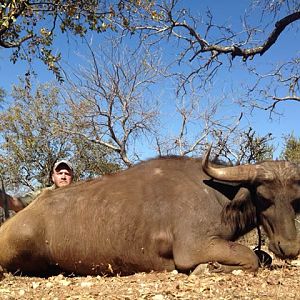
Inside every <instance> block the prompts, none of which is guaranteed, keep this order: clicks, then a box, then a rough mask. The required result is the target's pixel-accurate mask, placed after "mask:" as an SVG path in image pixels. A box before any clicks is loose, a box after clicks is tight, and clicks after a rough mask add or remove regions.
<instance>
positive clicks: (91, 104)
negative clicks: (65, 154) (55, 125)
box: [63, 40, 163, 167]
mask: <svg viewBox="0 0 300 300" xmlns="http://www.w3.org/2000/svg"><path fill="white" fill-rule="evenodd" d="M117 42H118V41H115V40H112V41H110V42H107V43H104V44H102V45H101V46H100V47H99V48H97V49H96V50H93V49H92V48H91V47H89V49H90V55H89V56H88V58H87V60H86V61H85V62H84V66H81V67H80V68H79V67H78V66H77V67H76V69H74V68H73V69H71V72H70V73H71V74H72V73H73V74H74V75H75V76H72V75H71V77H70V78H68V77H67V85H66V87H65V95H64V97H65V103H66V105H67V107H68V116H67V118H71V119H72V122H71V123H69V124H70V126H64V129H63V130H64V131H65V133H66V134H68V135H69V136H73V137H77V138H81V139H83V140H86V141H89V142H92V143H95V144H98V145H101V146H102V147H105V148H107V149H108V150H109V151H113V152H114V153H116V155H117V157H118V158H119V159H120V161H121V162H122V163H123V164H124V165H125V166H127V167H129V166H131V165H132V164H133V162H134V161H136V159H137V157H136V154H137V152H135V151H134V150H133V151H129V147H131V148H134V144H135V142H136V141H137V140H138V139H142V138H143V137H146V136H147V134H151V131H153V129H154V128H155V124H156V116H157V114H158V110H157V103H156V100H155V97H153V94H152V92H151V85H152V84H153V83H155V82H157V80H158V79H159V78H161V75H160V72H163V70H162V69H158V65H159V64H158V63H157V60H159V57H156V56H155V55H150V53H148V52H147V51H146V50H144V49H143V50H140V51H137V52H135V53H131V51H130V49H128V48H126V47H125V46H122V47H121V46H120V45H119V44H118V43H117ZM116 43H117V44H116ZM99 53H101V55H99ZM85 56H86V55H85Z"/></svg>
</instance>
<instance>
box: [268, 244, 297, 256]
mask: <svg viewBox="0 0 300 300" xmlns="http://www.w3.org/2000/svg"><path fill="white" fill-rule="evenodd" d="M269 249H270V250H271V251H272V252H273V253H274V254H275V255H277V256H279V257H281V258H295V257H297V256H298V255H299V253H300V243H299V241H297V240H295V241H293V242H291V241H288V242H283V241H277V242H274V243H270V245H269Z"/></svg>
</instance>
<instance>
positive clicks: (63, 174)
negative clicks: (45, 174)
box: [52, 164, 73, 187]
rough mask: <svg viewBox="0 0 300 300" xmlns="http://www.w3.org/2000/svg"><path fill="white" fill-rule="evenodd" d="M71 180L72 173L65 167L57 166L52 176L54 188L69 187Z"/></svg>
mask: <svg viewBox="0 0 300 300" xmlns="http://www.w3.org/2000/svg"><path fill="white" fill-rule="evenodd" d="M72 180H73V172H72V170H70V169H69V168H68V167H67V166H66V165H64V164H62V165H59V166H58V167H57V168H56V169H55V170H54V171H53V174H52V181H53V183H54V184H55V186H56V187H62V186H66V185H69V184H70V183H72Z"/></svg>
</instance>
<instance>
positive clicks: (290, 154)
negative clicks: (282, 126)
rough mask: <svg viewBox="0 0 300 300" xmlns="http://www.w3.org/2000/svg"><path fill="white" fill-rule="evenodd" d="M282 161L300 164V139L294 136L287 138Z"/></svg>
mask: <svg viewBox="0 0 300 300" xmlns="http://www.w3.org/2000/svg"><path fill="white" fill-rule="evenodd" d="M281 157H282V159H285V160H289V161H292V162H296V163H300V138H297V137H295V136H294V134H290V135H287V136H286V137H285V146H284V150H283V151H282V154H281Z"/></svg>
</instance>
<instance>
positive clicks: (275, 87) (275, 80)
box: [122, 0, 300, 112]
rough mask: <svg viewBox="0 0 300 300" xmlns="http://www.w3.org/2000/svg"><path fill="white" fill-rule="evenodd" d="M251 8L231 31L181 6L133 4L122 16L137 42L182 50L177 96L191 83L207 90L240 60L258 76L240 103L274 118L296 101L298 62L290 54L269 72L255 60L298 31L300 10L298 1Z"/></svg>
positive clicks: (254, 3)
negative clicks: (279, 108)
mask: <svg viewBox="0 0 300 300" xmlns="http://www.w3.org/2000/svg"><path fill="white" fill-rule="evenodd" d="M124 2H126V1H124ZM249 2H251V4H252V5H251V6H250V7H249V9H248V10H247V11H246V14H245V15H244V16H242V17H241V24H240V27H238V26H237V21H236V20H234V21H235V25H234V26H231V24H229V23H224V24H217V23H215V21H214V15H213V13H212V12H211V10H207V13H206V15H204V14H203V13H202V14H201V16H199V17H197V16H196V14H195V12H194V11H191V10H189V8H188V5H187V4H186V3H184V2H181V1H179V0H169V1H156V2H155V1H132V2H131V4H130V9H127V10H126V11H124V12H122V13H123V18H124V19H126V20H127V22H126V24H127V27H126V29H127V30H129V31H130V32H131V33H132V34H140V36H141V41H143V42H145V43H148V45H154V44H157V43H161V42H162V41H166V40H167V41H168V43H172V41H173V42H175V43H176V47H177V48H179V49H181V50H180V53H178V55H177V60H178V63H180V65H181V66H183V65H186V66H187V69H186V71H185V73H184V72H180V73H179V74H178V93H183V94H185V93H187V89H188V85H189V84H190V82H195V84H194V86H196V85H198V87H199V89H203V88H205V87H206V86H207V85H209V84H212V83H213V81H214V79H215V78H216V76H217V74H218V73H220V72H221V70H223V69H224V67H225V68H228V69H232V66H233V65H234V64H239V63H238V62H237V61H238V58H240V59H241V61H242V64H241V65H242V66H243V67H244V68H245V70H248V71H249V72H250V73H251V74H253V75H254V76H256V78H254V80H256V82H255V83H251V82H250V83H249V84H248V85H245V90H246V91H247V93H245V99H242V98H240V99H239V102H240V103H241V104H242V105H243V106H245V105H247V106H250V108H253V107H255V108H261V109H265V110H270V111H271V112H273V111H274V109H275V107H276V106H278V104H279V103H282V102H287V101H300V96H299V56H298V54H297V52H295V53H291V54H290V57H288V58H287V60H286V61H285V62H280V61H278V62H276V61H275V58H274V57H272V59H274V61H273V66H272V67H271V68H270V70H269V71H268V70H265V69H264V70H262V69H261V68H260V66H259V65H255V60H257V59H258V57H261V56H264V55H266V53H268V52H269V51H270V49H272V47H274V45H275V44H278V43H280V39H279V38H280V37H281V36H282V35H283V33H284V32H286V31H288V30H290V28H293V30H294V32H295V33H296V32H297V30H298V31H299V22H297V21H298V20H299V19H300V4H299V1H296V0H292V1H264V0H260V1H249ZM127 5H129V4H127ZM199 5H200V3H199ZM133 11H135V12H136V13H135V14H133V13H132V12H133ZM258 16H260V17H258ZM225 22H226V21H225ZM123 23H124V22H123ZM255 23H256V24H255ZM291 43H293V41H291ZM281 45H282V44H281ZM282 47H283V45H282ZM265 85H266V86H267V87H265Z"/></svg>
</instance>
